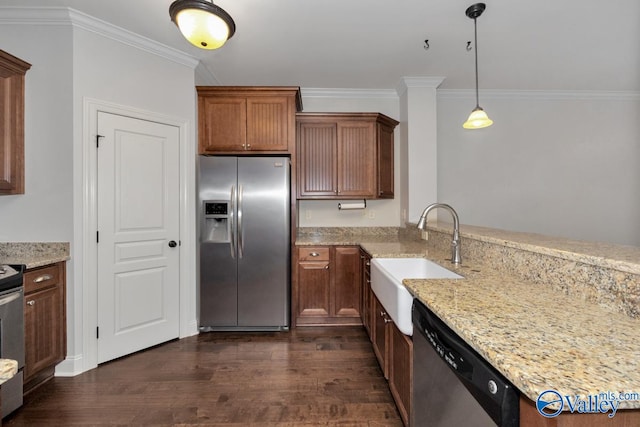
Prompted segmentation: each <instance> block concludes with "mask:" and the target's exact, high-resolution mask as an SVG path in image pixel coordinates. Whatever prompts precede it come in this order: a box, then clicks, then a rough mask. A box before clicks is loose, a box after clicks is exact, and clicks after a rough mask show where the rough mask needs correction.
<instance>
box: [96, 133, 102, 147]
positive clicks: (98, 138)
mask: <svg viewBox="0 0 640 427" xmlns="http://www.w3.org/2000/svg"><path fill="white" fill-rule="evenodd" d="M100 138H104V135H96V148H100Z"/></svg>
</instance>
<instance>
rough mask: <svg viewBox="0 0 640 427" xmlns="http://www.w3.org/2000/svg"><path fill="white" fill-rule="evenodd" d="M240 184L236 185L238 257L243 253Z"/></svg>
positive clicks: (241, 192) (241, 193)
mask: <svg viewBox="0 0 640 427" xmlns="http://www.w3.org/2000/svg"><path fill="white" fill-rule="evenodd" d="M242 195H243V191H242V185H239V186H238V258H242V255H243V254H244V232H243V228H242Z"/></svg>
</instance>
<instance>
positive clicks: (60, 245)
mask: <svg viewBox="0 0 640 427" xmlns="http://www.w3.org/2000/svg"><path fill="white" fill-rule="evenodd" d="M69 259H70V257H69V243H66V242H33V243H32V242H0V264H24V265H25V266H26V268H27V269H30V268H36V267H42V266H44V265H49V264H55V263H56V262H60V261H67V260H69Z"/></svg>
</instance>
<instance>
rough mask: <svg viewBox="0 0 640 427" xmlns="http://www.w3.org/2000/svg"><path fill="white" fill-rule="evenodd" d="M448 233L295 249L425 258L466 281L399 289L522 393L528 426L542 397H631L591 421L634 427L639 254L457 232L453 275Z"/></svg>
mask: <svg viewBox="0 0 640 427" xmlns="http://www.w3.org/2000/svg"><path fill="white" fill-rule="evenodd" d="M450 230H451V226H450V225H448V224H437V225H435V226H431V227H429V241H424V240H419V239H418V238H417V237H416V235H415V233H414V232H413V231H412V230H411V227H409V228H408V229H406V230H405V229H400V231H399V232H398V234H397V236H395V237H394V236H393V234H392V233H391V232H389V233H388V234H386V235H380V234H379V233H369V234H367V233H362V234H361V235H359V236H358V235H357V233H353V234H349V233H348V232H347V233H343V234H345V236H344V237H339V236H340V233H337V234H334V235H331V234H330V233H329V234H325V235H324V237H323V233H322V231H323V230H315V231H313V230H308V231H306V232H303V233H300V236H301V238H300V239H299V241H298V242H297V244H298V245H304V244H322V243H325V244H360V246H361V247H362V248H363V249H364V250H366V251H367V252H368V253H369V254H371V255H372V256H373V257H395V256H400V257H416V256H422V257H426V258H428V259H430V260H432V261H435V262H437V263H439V264H440V265H442V266H443V267H445V268H448V269H450V270H452V271H454V272H456V273H458V274H460V275H461V276H463V277H464V279H440V280H417V279H406V280H404V281H403V283H404V285H405V286H406V287H407V289H408V290H409V291H410V292H411V293H412V294H413V295H414V296H415V297H416V298H418V299H419V300H421V301H422V302H423V303H425V304H426V305H427V306H428V307H429V308H430V309H431V310H432V311H433V312H435V314H437V315H438V316H439V317H440V318H441V319H442V320H443V321H445V323H446V324H447V325H448V326H450V327H451V328H452V329H453V330H454V331H455V332H457V333H458V334H459V335H460V336H461V337H462V338H463V339H464V340H465V341H466V342H467V343H468V344H469V345H470V346H471V347H473V348H474V349H475V350H476V351H477V352H478V353H479V354H481V355H482V356H483V357H484V358H485V359H486V360H487V361H489V362H490V363H491V364H492V365H493V366H494V367H496V368H497V369H498V370H499V371H500V372H501V373H502V374H503V375H504V376H505V377H507V378H508V379H509V381H511V382H512V383H513V384H514V385H515V386H516V387H517V388H518V389H519V390H520V392H521V393H522V396H524V397H525V398H526V399H523V403H522V405H521V412H522V413H523V414H529V415H534V416H535V417H537V419H535V420H534V421H536V422H537V421H540V422H543V421H549V420H548V419H546V418H544V417H542V416H540V415H539V414H538V413H537V411H536V409H535V406H533V405H534V404H533V402H535V401H536V399H538V396H539V394H540V393H541V392H543V391H545V390H549V389H552V390H556V391H557V392H558V393H559V394H560V395H562V396H566V395H568V396H576V395H580V396H582V397H585V396H590V395H599V394H600V393H607V394H609V393H613V394H615V395H616V396H618V395H619V393H628V395H627V396H625V397H627V398H629V400H624V401H619V402H618V406H617V410H618V412H617V413H616V415H615V416H614V417H612V418H608V417H607V416H606V415H604V414H600V415H593V417H597V418H596V419H598V420H604V421H610V422H614V421H619V422H623V418H629V417H639V418H640V411H638V410H637V409H638V408H640V396H637V393H639V392H640V339H639V338H640V319H639V318H638V317H639V316H638V313H639V310H640V297H639V295H640V248H635V247H628V246H618V245H608V244H601V243H588V242H573V241H569V240H566V239H558V238H551V237H547V236H540V235H536V234H528V233H511V232H506V231H502V230H492V229H486V228H481V227H469V226H467V227H465V226H462V227H461V237H462V259H463V261H462V265H461V266H455V265H453V264H451V263H450V262H449V261H447V260H446V258H448V257H449V247H448V245H449V242H450V236H451V232H450ZM383 234H384V233H383ZM634 393H635V394H634ZM564 409H565V410H568V409H569V408H568V407H567V405H565V408H564ZM622 410H624V411H622ZM623 412H624V414H623ZM609 413H611V411H609ZM563 416H564V414H563ZM569 416H572V415H569ZM579 417H582V415H579ZM600 417H604V419H602V418H600ZM574 419H575V417H574ZM633 419H634V420H635V419H636V418H633ZM556 420H560V418H557V419H556ZM523 425H524V424H523ZM527 425H538V424H536V423H532V424H527ZM540 425H545V424H540ZM559 425H561V424H559Z"/></svg>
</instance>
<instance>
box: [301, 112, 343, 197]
mask: <svg viewBox="0 0 640 427" xmlns="http://www.w3.org/2000/svg"><path fill="white" fill-rule="evenodd" d="M297 134H298V197H305V198H313V197H314V196H316V197H317V196H323V197H326V196H335V195H337V194H338V183H337V181H336V178H337V172H336V168H337V159H336V151H337V143H338V142H337V141H338V133H337V126H336V124H335V123H330V122H329V123H327V122H320V123H313V122H311V123H307V122H301V123H298V126H297Z"/></svg>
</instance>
